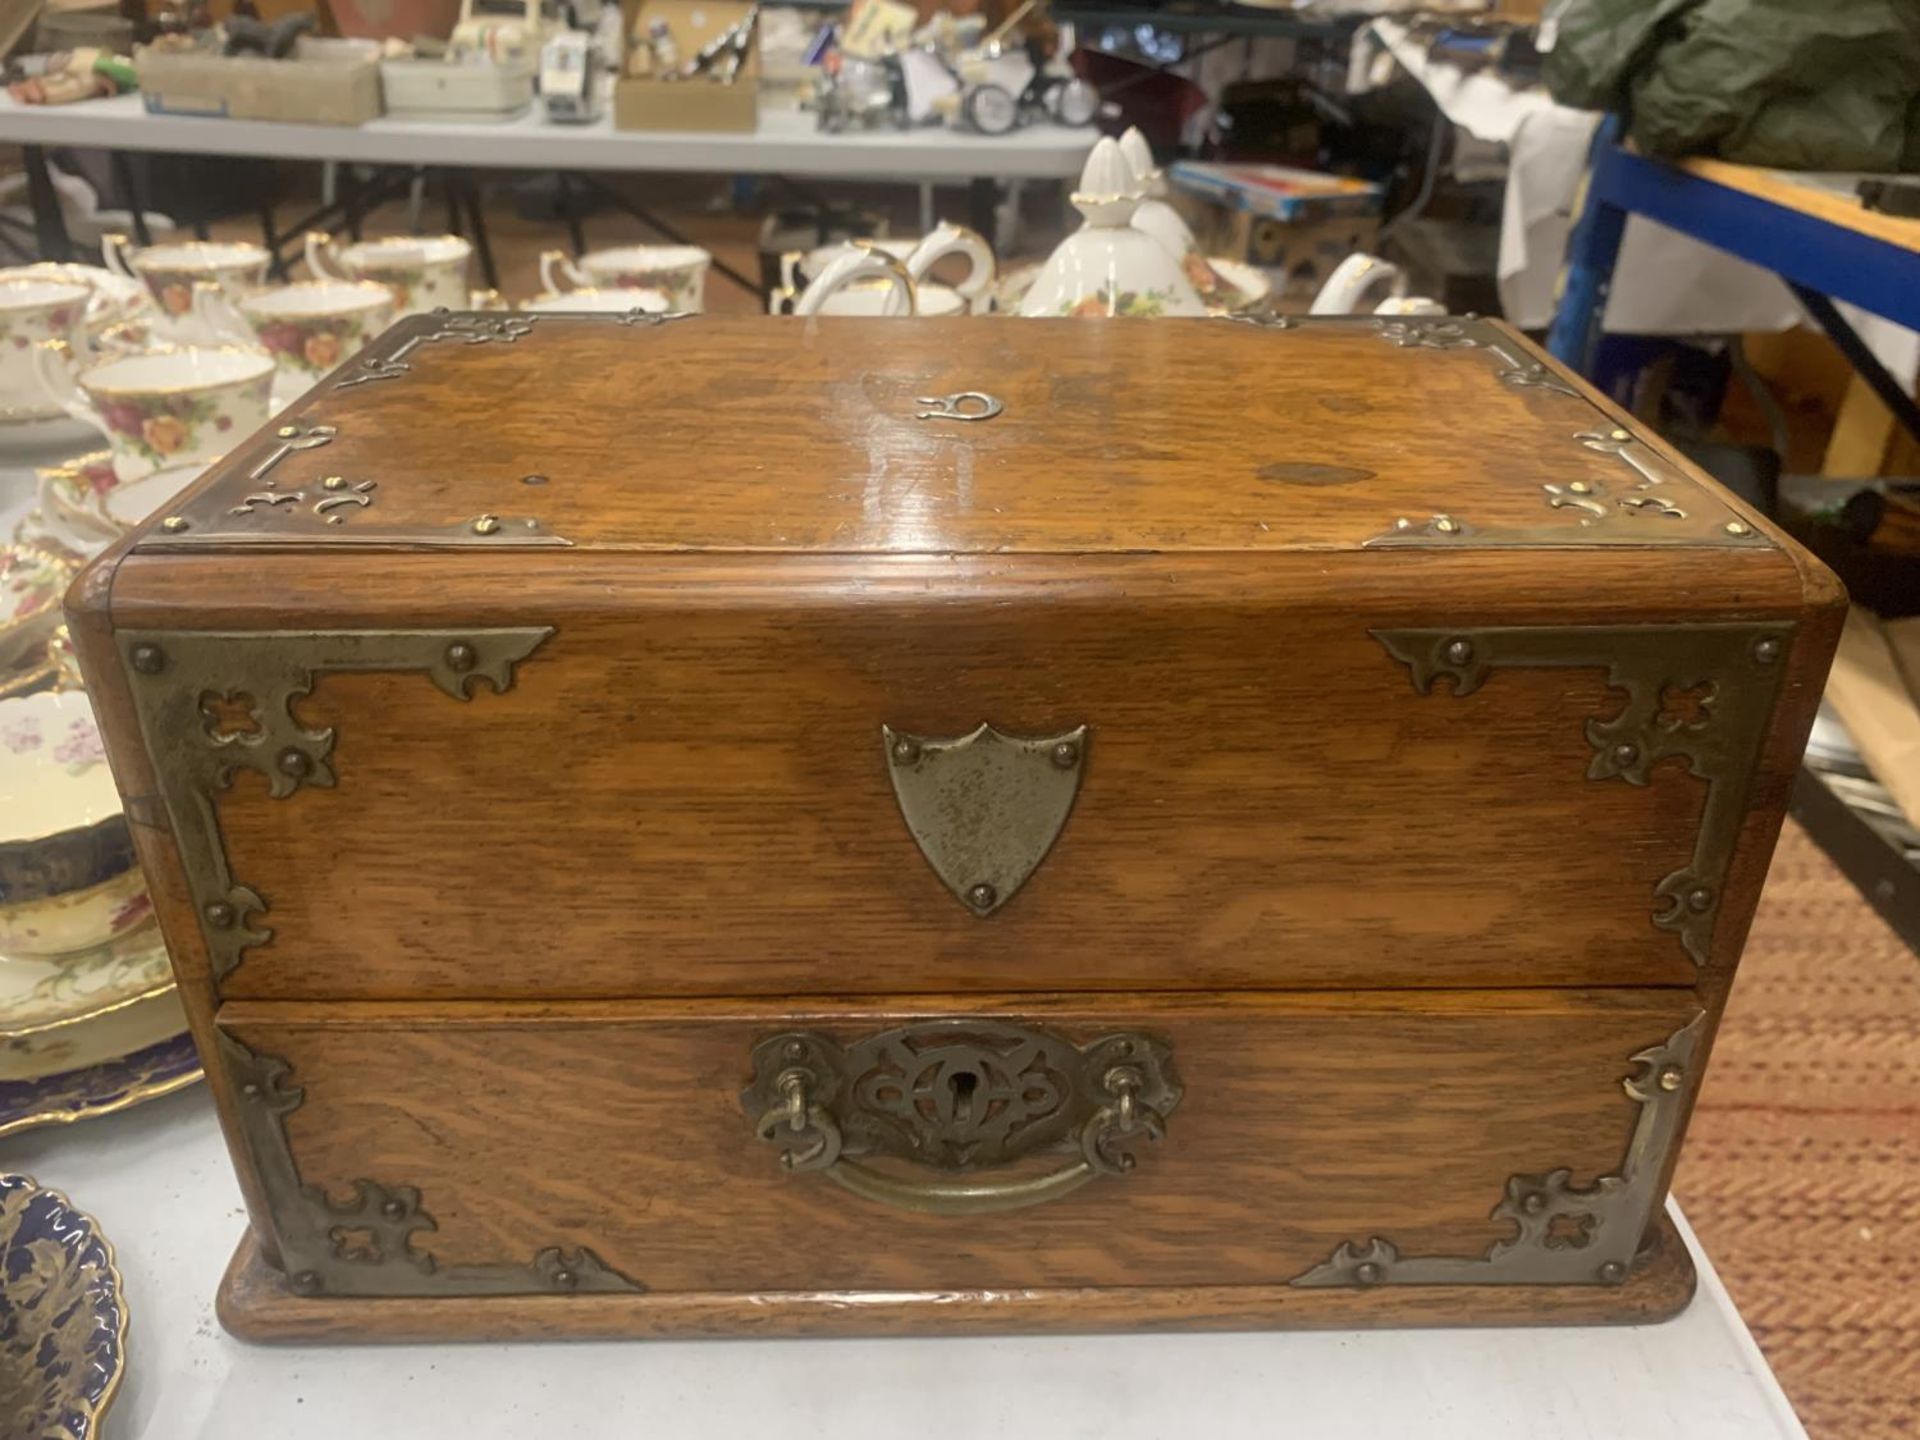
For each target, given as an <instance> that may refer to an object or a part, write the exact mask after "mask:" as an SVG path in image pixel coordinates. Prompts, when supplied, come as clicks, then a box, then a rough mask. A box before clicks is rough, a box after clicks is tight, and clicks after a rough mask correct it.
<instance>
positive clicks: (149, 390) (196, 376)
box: [36, 344, 275, 480]
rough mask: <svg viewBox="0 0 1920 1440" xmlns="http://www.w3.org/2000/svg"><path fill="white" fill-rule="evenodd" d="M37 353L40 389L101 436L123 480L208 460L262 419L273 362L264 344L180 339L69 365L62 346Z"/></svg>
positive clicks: (268, 398) (270, 391)
mask: <svg viewBox="0 0 1920 1440" xmlns="http://www.w3.org/2000/svg"><path fill="white" fill-rule="evenodd" d="M36 353H37V354H38V356H39V357H40V373H41V380H42V382H43V384H44V385H45V386H46V391H47V393H48V394H49V395H50V396H52V397H53V398H54V399H55V401H56V402H58V404H59V405H60V407H61V408H62V409H63V410H65V411H66V412H67V413H68V414H69V415H71V416H73V418H74V419H76V420H83V421H85V422H86V423H87V424H89V425H91V426H93V428H94V429H96V430H98V431H99V432H100V433H101V434H102V435H104V436H106V438H107V443H108V444H109V445H111V446H112V447H113V468H114V471H115V473H117V474H118V475H119V476H120V477H121V478H122V479H124V480H130V479H133V478H135V477H136V476H140V475H146V474H149V473H151V472H152V471H155V470H160V469H165V468H168V467H171V466H175V465H186V464H190V463H192V462H194V461H196V460H199V461H210V460H212V459H213V458H214V457H215V456H218V455H221V454H223V453H224V452H225V451H226V450H227V449H228V448H229V447H230V446H231V445H232V444H233V443H234V442H235V441H236V440H239V439H241V438H242V437H244V436H246V435H248V434H251V433H252V432H253V431H255V430H257V429H259V428H260V427H261V426H262V425H264V424H265V423H266V421H267V416H268V413H269V407H270V406H271V404H272V395H273V378H274V373H275V366H274V362H273V358H272V357H271V356H269V355H267V354H266V353H265V352H264V351H260V350H253V349H245V348H242V347H240V346H233V345H229V346H221V347H211V346H197V345H186V346H181V347H179V348H176V349H170V350H155V351H152V352H151V353H149V354H145V355H122V356H119V357H117V358H115V359H111V360H103V361H101V362H99V363H98V364H94V365H87V366H82V367H78V368H76V367H75V366H74V364H73V362H72V360H71V358H70V357H69V355H68V354H67V352H66V350H65V348H64V347H63V346H58V345H51V344H50V345H46V346H42V347H41V349H40V350H39V351H37V352H36Z"/></svg>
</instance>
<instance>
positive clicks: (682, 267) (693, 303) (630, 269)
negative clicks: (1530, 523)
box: [540, 245, 713, 314]
mask: <svg viewBox="0 0 1920 1440" xmlns="http://www.w3.org/2000/svg"><path fill="white" fill-rule="evenodd" d="M712 263H713V256H711V255H710V254H708V253H707V252H706V251H705V250H702V249H701V248H700V247H699V246H698V245H622V246H620V247H619V248H618V249H614V250H593V251H590V252H588V253H587V254H585V255H582V256H581V257H580V258H579V259H578V260H569V259H568V258H567V256H566V252H565V251H563V250H549V251H547V252H546V253H545V254H543V255H542V256H541V257H540V283H541V284H542V285H544V286H546V287H547V290H548V291H549V292H556V291H560V290H562V289H564V288H565V286H563V285H562V284H561V283H560V282H561V280H562V279H564V280H565V281H566V282H567V284H568V285H572V286H575V287H577V288H592V289H600V290H604V289H614V288H617V289H623V290H657V291H659V292H660V293H661V294H662V295H664V296H666V297H667V305H668V308H670V309H672V310H676V311H681V312H684V313H695V314H697V313H698V312H699V311H700V310H701V309H702V308H704V306H705V305H706V293H707V267H708V266H709V265H711V264H712Z"/></svg>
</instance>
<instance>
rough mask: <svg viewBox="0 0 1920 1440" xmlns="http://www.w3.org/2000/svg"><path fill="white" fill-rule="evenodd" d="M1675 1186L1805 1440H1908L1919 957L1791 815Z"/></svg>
mask: <svg viewBox="0 0 1920 1440" xmlns="http://www.w3.org/2000/svg"><path fill="white" fill-rule="evenodd" d="M1674 1193H1675V1194H1676V1195H1678V1196H1679V1198H1680V1202H1681V1204H1682V1205H1684V1206H1685V1207H1686V1212H1687V1216H1688V1218H1689V1219H1690V1220H1692V1222H1693V1224H1694V1227H1695V1228H1696V1229H1697V1230H1698V1231H1699V1234H1700V1238H1701V1241H1702V1243H1703V1244H1704V1245H1705V1246H1706V1248H1707V1252H1708V1254H1710V1255H1711V1256H1712V1257H1713V1260H1714V1263H1715V1264H1716V1265H1717V1266H1718V1267H1719V1270H1720V1273H1721V1276H1722V1277H1723V1278H1724V1279H1725V1281H1726V1283H1727V1288H1728V1289H1729V1290H1730V1291H1731V1292H1732V1295H1733V1298H1734V1301H1735V1303H1737V1304H1738V1305H1739V1307H1740V1311H1741V1313H1742V1314H1743V1315H1744V1316H1745V1317H1746V1320H1747V1323H1748V1325H1750V1326H1751V1327H1752V1329H1753V1333H1754V1336H1755V1338H1756V1339H1758V1341H1759V1342H1760V1348H1761V1349H1762V1350H1764V1351H1765V1352H1766V1355H1767V1358H1768V1359H1769V1360H1770V1361H1771V1362H1772V1364H1773V1367H1774V1370H1775V1372H1776V1373H1777V1374H1778V1375H1779V1377H1780V1383H1781V1384H1782V1385H1783V1386H1784V1387H1785V1388H1786V1392H1787V1395H1788V1397H1789V1398H1790V1399H1791V1400H1792V1401H1793V1404H1794V1407H1795V1409H1797V1410H1798V1411H1799V1413H1800V1417H1801V1419H1802V1421H1803V1422H1804V1423H1805V1424H1806V1427H1807V1430H1808V1432H1809V1434H1810V1435H1811V1436H1812V1437H1813V1440H1882V1437H1908V1436H1920V958H1916V957H1915V956H1914V954H1913V953H1912V952H1911V951H1909V950H1908V949H1907V948H1906V947H1905V946H1904V945H1902V944H1901V943H1900V941H1899V940H1898V939H1897V938H1896V937H1895V936H1894V934H1893V932H1892V931H1890V930H1889V929H1887V927H1886V926H1885V925H1883V924H1882V923H1881V922H1880V920H1879V919H1878V917H1876V916H1875V915H1874V914H1873V912H1872V911H1871V910H1869V909H1868V908H1867V906H1866V904H1865V902H1864V901H1862V900H1861V899H1860V898H1859V896H1858V894H1857V893H1856V892H1855V891H1854V890H1853V888H1852V887H1851V886H1849V885H1848V884H1847V882H1846V881H1845V880H1844V879H1843V878H1842V877H1841V875H1840V873H1839V872H1838V871H1837V870H1835V869H1834V868H1833V866H1832V865H1831V864H1830V863H1828V861H1827V859H1826V857H1825V856H1824V855H1822V854H1821V853H1820V851H1819V850H1818V849H1817V848H1815V846H1814V845H1813V844H1812V842H1811V841H1809V840H1808V839H1807V838H1806V837H1805V836H1804V835H1803V834H1801V833H1800V831H1799V830H1798V829H1796V828H1795V827H1794V826H1793V825H1791V824H1789V825H1788V827H1787V832H1786V833H1785V834H1783V835H1782V836H1781V839H1780V849H1779V852H1778V854H1777V855H1776V856H1775V858H1774V862H1773V870H1772V873H1771V874H1770V875H1769V877H1768V883H1767V890H1766V895H1765V898H1764V899H1763V901H1762V902H1761V907H1760V915H1759V918H1758V919H1757V920H1756V921H1755V923H1754V928H1753V935H1752V938H1751V940H1750V941H1749V942H1748V945H1747V953H1746V958H1745V959H1744V960H1743V961H1742V962H1741V969H1740V974H1739V978H1738V980H1737V981H1736V982H1735V985H1734V990H1733V998H1732V1001H1731V1003H1730V1005H1729V1007H1728V1013H1727V1019H1726V1024H1725V1028H1724V1030H1723V1031H1722V1033H1721V1038H1720V1042H1719V1044H1718V1046H1717V1047H1716V1049H1715V1051H1714V1056H1713V1063H1712V1067H1711V1069H1710V1070H1709V1071H1708V1074H1707V1081H1706V1088H1705V1090H1704V1091H1703V1093H1702V1095H1701V1098H1700V1104H1699V1108H1698V1110H1697V1112H1696V1115H1695V1118H1694V1122H1693V1127H1692V1130H1691V1132H1690V1134H1689V1137H1688V1141H1687V1148H1686V1150H1685V1151H1684V1153H1683V1155H1682V1158H1681V1162H1680V1168H1679V1174H1678V1176H1677V1178H1676V1179H1675V1181H1674Z"/></svg>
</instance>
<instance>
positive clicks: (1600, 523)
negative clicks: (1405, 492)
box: [1275, 314, 1774, 550]
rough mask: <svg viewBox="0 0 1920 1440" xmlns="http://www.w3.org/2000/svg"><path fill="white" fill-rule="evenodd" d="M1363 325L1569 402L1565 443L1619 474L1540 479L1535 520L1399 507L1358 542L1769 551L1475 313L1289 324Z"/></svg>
mask: <svg viewBox="0 0 1920 1440" xmlns="http://www.w3.org/2000/svg"><path fill="white" fill-rule="evenodd" d="M1302 323H1304V324H1306V325H1309V326H1314V327H1320V326H1326V327H1337V326H1346V327H1349V328H1352V329H1365V330H1367V331H1369V332H1370V333H1372V334H1374V335H1377V336H1378V337H1379V338H1381V339H1382V340H1385V341H1387V342H1388V343H1390V344H1393V345H1397V346H1399V347H1400V348H1401V349H1403V350H1477V351H1481V352H1484V353H1485V354H1486V355H1487V356H1488V357H1489V358H1490V359H1491V360H1493V361H1494V363H1495V364H1496V366H1497V367H1498V368H1497V369H1496V370H1495V372H1494V374H1495V377H1496V378H1497V379H1498V380H1499V381H1500V383H1501V384H1503V385H1505V386H1506V387H1507V388H1509V389H1511V390H1531V391H1541V392H1543V393H1546V394H1550V395H1554V396H1558V397H1560V398H1561V399H1564V400H1571V401H1573V402H1574V404H1575V405H1576V406H1577V407H1578V409H1577V410H1576V411H1574V412H1573V413H1574V415H1575V416H1577V417H1578V418H1577V423H1576V424H1574V425H1573V426H1572V427H1571V428H1570V429H1569V430H1568V432H1567V433H1568V435H1569V437H1570V438H1571V440H1572V441H1573V443H1574V444H1577V445H1580V446H1582V447H1583V448H1585V449H1588V450H1592V451H1594V452H1596V453H1598V454H1602V455H1607V456H1611V457H1613V458H1615V459H1617V460H1619V461H1620V462H1621V468H1622V469H1623V470H1624V471H1625V472H1626V474H1625V475H1624V476H1623V477H1622V479H1621V480H1619V481H1617V482H1616V481H1606V482H1602V481H1598V480H1576V481H1571V482H1569V483H1567V484H1565V485H1559V484H1552V483H1548V484H1543V485H1541V486H1540V499H1541V507H1542V512H1543V513H1542V514H1541V516H1540V519H1539V521H1538V522H1537V523H1530V524H1502V525H1490V524H1485V523H1481V522H1476V521H1474V520H1473V519H1472V518H1471V517H1467V516H1460V515H1448V514H1434V515H1433V516H1431V518H1426V517H1419V516H1407V515H1402V516H1399V517H1397V518H1396V519H1395V520H1394V521H1393V523H1392V524H1391V525H1389V526H1388V527H1387V528H1386V529H1384V530H1382V531H1381V532H1379V533H1378V534H1375V535H1372V536H1370V537H1368V538H1367V539H1366V540H1365V541H1364V542H1363V548H1366V549H1396V548H1402V549H1404V548H1415V549H1447V548H1452V547H1457V546H1460V545H1462V544H1470V545H1472V546H1473V547H1474V548H1488V547H1500V546H1525V547H1553V546H1563V545H1581V546H1585V545H1591V544H1593V543H1594V542H1595V541H1596V540H1602V541H1607V540H1611V541H1615V542H1618V543H1623V544H1631V545H1643V544H1645V545H1663V544H1682V545H1713V546H1728V547H1734V548H1747V549H1763V550H1764V549H1770V548H1772V547H1773V543H1774V542H1773V541H1772V540H1771V539H1770V538H1769V537H1768V536H1767V535H1765V534H1764V533H1762V532H1761V531H1759V530H1757V529H1755V528H1754V527H1753V526H1752V525H1750V524H1748V523H1747V522H1746V521H1745V520H1742V519H1741V518H1740V517H1739V515H1738V513H1737V512H1735V511H1734V510H1733V509H1731V508H1730V507H1729V506H1727V505H1726V504H1725V502H1723V501H1722V500H1721V499H1719V497H1718V496H1716V495H1715V494H1714V493H1713V492H1712V491H1711V490H1709V489H1707V488H1705V487H1702V486H1699V485H1695V484H1693V483H1692V482H1690V481H1689V480H1688V479H1687V477H1686V475H1685V474H1684V473H1682V471H1681V470H1680V468H1679V466H1677V465H1676V464H1674V462H1673V461H1672V460H1671V459H1669V458H1668V457H1667V456H1666V455H1665V454H1664V453H1663V452H1662V451H1661V450H1659V449H1657V448H1655V447H1654V446H1653V445H1650V444H1648V442H1647V441H1646V440H1645V439H1643V438H1641V437H1639V436H1637V435H1635V434H1634V433H1633V432H1632V431H1630V430H1623V429H1620V428H1618V427H1617V426H1616V424H1615V422H1614V419H1613V417H1612V416H1611V415H1609V414H1608V413H1607V412H1606V411H1604V410H1602V409H1601V408H1600V407H1599V405H1597V404H1595V403H1594V402H1593V401H1592V400H1591V399H1590V398H1588V396H1587V395H1585V394H1584V393H1583V392H1582V391H1581V390H1580V389H1579V388H1578V387H1577V386H1575V385H1573V384H1572V383H1570V382H1569V381H1568V380H1567V379H1566V377H1565V376H1563V375H1561V374H1560V373H1559V372H1558V371H1557V370H1555V369H1553V368H1552V367H1550V366H1548V365H1547V364H1546V363H1545V362H1544V361H1541V360H1536V359H1534V358H1532V357H1531V356H1529V355H1528V354H1527V353H1526V352H1525V351H1523V350H1521V349H1520V348H1519V347H1518V346H1517V345H1515V344H1514V343H1513V342H1512V341H1511V340H1509V339H1508V338H1507V337H1506V335H1504V334H1503V333H1502V332H1501V331H1500V330H1499V329H1498V328H1497V327H1495V326H1494V325H1493V324H1491V323H1490V322H1488V321H1486V320H1484V319H1482V318H1481V317H1480V316H1478V315H1474V314H1467V315H1460V316H1452V315H1413V316H1402V317H1398V318H1388V317H1384V316H1367V317H1350V316H1311V317H1307V318H1306V319H1305V320H1304V321H1298V320H1296V321H1292V322H1290V323H1288V324H1286V325H1282V326H1276V327H1275V328H1282V329H1291V328H1295V326H1296V325H1299V324H1302Z"/></svg>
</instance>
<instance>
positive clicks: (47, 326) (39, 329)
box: [0, 279, 93, 420]
mask: <svg viewBox="0 0 1920 1440" xmlns="http://www.w3.org/2000/svg"><path fill="white" fill-rule="evenodd" d="M92 296H93V292H92V291H91V290H89V289H88V288H87V287H86V286H85V285H79V284H75V283H74V282H72V281H70V280H48V279H18V280H0V420H37V419H43V418H45V417H47V416H51V415H58V414H59V413H60V411H59V409H58V407H56V406H53V405H50V404H49V403H48V401H47V397H46V396H45V395H43V394H41V392H40V386H39V383H38V382H37V381H36V379H35V377H34V372H33V357H34V353H35V352H36V351H37V350H38V349H39V348H40V346H41V344H42V343H44V342H45V341H48V340H60V341H65V342H68V343H71V344H76V345H77V344H80V343H82V339H83V336H84V334H85V330H86V317H87V301H88V300H90V299H91V298H92Z"/></svg>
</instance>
